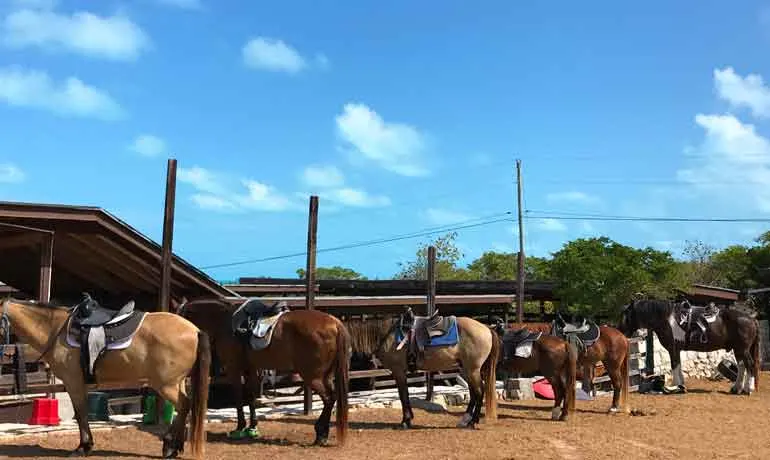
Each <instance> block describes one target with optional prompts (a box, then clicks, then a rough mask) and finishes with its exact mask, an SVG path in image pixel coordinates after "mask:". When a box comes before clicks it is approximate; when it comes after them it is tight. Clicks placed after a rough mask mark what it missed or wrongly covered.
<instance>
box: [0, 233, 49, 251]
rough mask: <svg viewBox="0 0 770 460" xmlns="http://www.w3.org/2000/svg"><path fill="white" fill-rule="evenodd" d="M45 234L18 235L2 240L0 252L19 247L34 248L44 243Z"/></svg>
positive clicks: (0, 240) (0, 239)
mask: <svg viewBox="0 0 770 460" xmlns="http://www.w3.org/2000/svg"><path fill="white" fill-rule="evenodd" d="M44 237H45V234H44V233H39V232H28V233H18V234H15V235H13V236H4V237H2V238H0V250H3V249H11V248H17V247H19V246H33V245H36V244H39V243H41V242H42V240H43V238H44Z"/></svg>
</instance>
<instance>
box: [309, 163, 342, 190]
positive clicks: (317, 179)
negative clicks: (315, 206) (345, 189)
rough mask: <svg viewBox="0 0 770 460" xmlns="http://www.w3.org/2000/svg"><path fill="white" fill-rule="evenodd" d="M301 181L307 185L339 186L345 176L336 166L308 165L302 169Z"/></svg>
mask: <svg viewBox="0 0 770 460" xmlns="http://www.w3.org/2000/svg"><path fill="white" fill-rule="evenodd" d="M302 181H303V182H304V183H305V185H307V186H309V187H341V186H342V185H343V184H344V183H345V177H344V176H343V175H342V172H341V171H340V170H339V169H338V168H337V167H336V166H308V167H307V168H305V169H304V170H303V171H302Z"/></svg>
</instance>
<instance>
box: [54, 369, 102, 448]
mask: <svg viewBox="0 0 770 460" xmlns="http://www.w3.org/2000/svg"><path fill="white" fill-rule="evenodd" d="M78 370H79V369H78ZM73 380H75V381H77V383H73ZM62 382H63V383H64V387H65V388H66V389H67V393H68V394H69V397H70V400H71V401H72V408H73V409H74V411H75V420H77V422H78V430H79V431H80V445H78V447H77V449H75V450H74V451H73V452H72V455H73V456H83V457H85V456H88V455H89V454H90V453H91V450H92V449H93V447H94V438H93V436H92V435H91V427H90V426H89V425H88V399H87V396H86V388H85V384H84V382H83V379H82V377H79V376H78V377H71V378H66V379H65V378H62Z"/></svg>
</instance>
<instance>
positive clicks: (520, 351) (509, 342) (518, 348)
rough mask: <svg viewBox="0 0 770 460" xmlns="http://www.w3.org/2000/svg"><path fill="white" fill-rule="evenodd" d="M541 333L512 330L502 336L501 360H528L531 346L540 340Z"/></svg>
mask: <svg viewBox="0 0 770 460" xmlns="http://www.w3.org/2000/svg"><path fill="white" fill-rule="evenodd" d="M542 335H543V333H542V332H539V331H538V332H533V331H530V330H529V329H526V328H522V329H513V330H510V331H507V332H506V333H505V334H503V338H502V342H503V359H511V358H515V357H518V358H529V356H530V355H531V354H532V344H533V343H535V342H537V341H538V340H540V337H542Z"/></svg>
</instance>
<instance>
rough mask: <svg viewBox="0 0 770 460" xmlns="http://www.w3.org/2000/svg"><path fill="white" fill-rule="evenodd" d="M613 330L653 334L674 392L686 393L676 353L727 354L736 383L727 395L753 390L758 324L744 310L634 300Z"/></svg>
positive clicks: (755, 377) (757, 375)
mask: <svg viewBox="0 0 770 460" xmlns="http://www.w3.org/2000/svg"><path fill="white" fill-rule="evenodd" d="M618 329H619V330H620V331H621V332H623V334H625V335H626V336H627V337H631V336H632V335H633V334H634V333H635V332H636V331H637V330H638V329H647V330H648V331H650V332H655V334H656V335H657V336H658V340H660V343H661V345H663V347H664V348H665V349H666V350H667V351H668V354H669V355H670V356H671V370H672V380H673V383H674V385H676V386H677V387H678V389H675V390H674V391H675V392H686V388H685V385H684V374H682V363H681V359H680V356H679V354H680V352H681V351H682V350H692V351H714V350H720V349H724V350H726V351H728V352H729V351H731V350H732V351H733V352H734V354H735V359H736V361H737V362H738V378H737V379H736V381H735V384H734V385H733V387H732V388H731V389H730V392H731V393H733V394H751V392H752V391H754V390H755V389H757V388H758V385H757V382H758V378H759V366H760V362H759V323H758V322H757V320H756V319H755V318H753V317H752V316H751V315H749V314H748V313H746V312H744V311H740V310H737V309H733V308H724V307H718V306H715V305H708V306H692V305H690V304H689V303H688V302H687V301H684V302H673V301H666V300H648V299H644V300H634V301H632V302H631V303H630V304H629V305H627V306H626V307H625V308H624V309H623V312H622V313H621V318H620V322H619V323H618Z"/></svg>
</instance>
